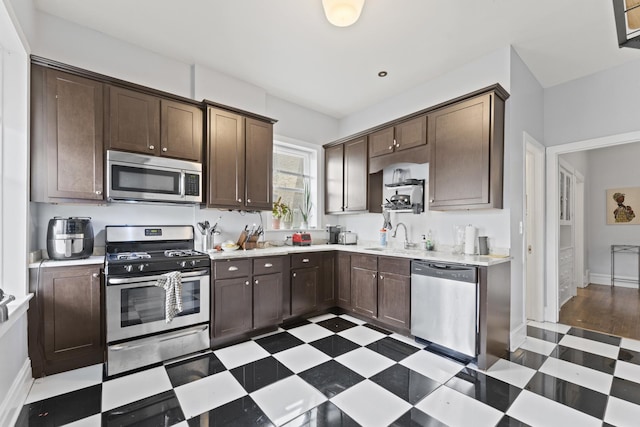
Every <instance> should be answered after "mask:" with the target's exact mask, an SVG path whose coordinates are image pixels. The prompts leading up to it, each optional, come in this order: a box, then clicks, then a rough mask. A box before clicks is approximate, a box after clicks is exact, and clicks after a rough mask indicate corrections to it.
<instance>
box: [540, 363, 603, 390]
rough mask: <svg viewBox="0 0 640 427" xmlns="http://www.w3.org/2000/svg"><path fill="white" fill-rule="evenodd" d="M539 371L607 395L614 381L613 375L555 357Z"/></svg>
mask: <svg viewBox="0 0 640 427" xmlns="http://www.w3.org/2000/svg"><path fill="white" fill-rule="evenodd" d="M539 371H540V372H542V373H544V374H547V375H551V376H554V377H556V378H560V379H561V380H565V381H569V382H571V383H574V384H578V385H580V386H582V387H586V388H590V389H591V390H595V391H598V392H600V393H604V394H607V395H608V394H609V391H610V390H611V382H612V381H613V375H609V374H605V373H604V372H600V371H596V370H595V369H591V368H585V367H584V366H580V365H576V364H575V363H571V362H567V361H566V360H561V359H556V358H555V357H550V358H548V359H547V360H546V361H545V362H544V363H543V364H542V366H541V367H540V369H539Z"/></svg>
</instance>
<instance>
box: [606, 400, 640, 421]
mask: <svg viewBox="0 0 640 427" xmlns="http://www.w3.org/2000/svg"><path fill="white" fill-rule="evenodd" d="M638 420H640V406H639V405H636V404H635V403H631V402H627V401H626V400H622V399H618V398H617V397H613V396H609V401H608V403H607V411H606V412H605V414H604V421H605V422H607V423H609V424H612V425H614V426H619V427H637V426H638Z"/></svg>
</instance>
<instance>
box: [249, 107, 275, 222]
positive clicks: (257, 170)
mask: <svg viewBox="0 0 640 427" xmlns="http://www.w3.org/2000/svg"><path fill="white" fill-rule="evenodd" d="M245 122H246V126H245V129H246V134H245V155H246V161H245V171H246V183H245V185H246V192H245V196H244V198H245V200H246V203H245V204H246V206H247V209H250V210H253V209H264V210H270V209H271V208H272V207H273V195H272V193H273V184H272V180H273V172H272V171H273V125H272V124H271V123H267V122H262V121H260V120H255V119H250V118H247V119H245Z"/></svg>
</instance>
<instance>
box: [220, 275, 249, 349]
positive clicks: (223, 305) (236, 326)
mask: <svg viewBox="0 0 640 427" xmlns="http://www.w3.org/2000/svg"><path fill="white" fill-rule="evenodd" d="M214 294H215V295H214V304H215V311H214V313H215V314H214V325H213V328H214V336H215V337H216V338H220V337H224V336H229V335H236V334H241V333H243V332H247V331H250V330H251V323H252V318H251V313H252V309H253V307H252V286H251V282H250V281H249V278H248V277H240V278H235V279H223V280H216V281H215V282H214Z"/></svg>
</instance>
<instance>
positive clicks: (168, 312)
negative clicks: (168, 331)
mask: <svg viewBox="0 0 640 427" xmlns="http://www.w3.org/2000/svg"><path fill="white" fill-rule="evenodd" d="M156 286H158V287H160V288H163V289H164V291H165V294H166V295H165V308H164V315H165V322H166V323H169V322H171V321H172V320H173V318H174V317H176V315H177V314H178V313H180V312H181V311H182V275H181V274H180V272H179V271H172V272H170V273H165V274H163V275H162V276H161V277H160V278H159V279H158V281H157V282H156Z"/></svg>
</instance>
